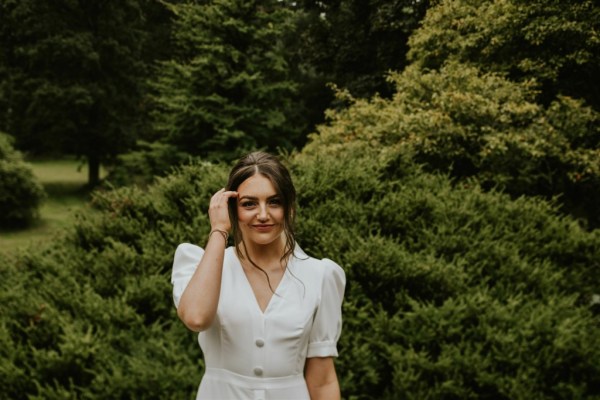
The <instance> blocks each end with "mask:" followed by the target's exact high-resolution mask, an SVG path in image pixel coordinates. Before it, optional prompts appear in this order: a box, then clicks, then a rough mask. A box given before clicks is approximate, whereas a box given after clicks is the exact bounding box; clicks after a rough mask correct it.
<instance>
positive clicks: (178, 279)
mask: <svg viewBox="0 0 600 400" xmlns="http://www.w3.org/2000/svg"><path fill="white" fill-rule="evenodd" d="M203 254H204V250H203V249H202V248H200V247H198V246H195V245H192V244H189V243H183V244H180V245H179V246H178V247H177V250H176V252H175V259H174V262H173V273H172V278H171V282H172V283H173V299H174V301H175V306H176V307H177V306H178V305H179V299H180V298H181V295H182V293H183V291H184V289H185V287H186V286H187V284H188V282H189V281H190V279H191V277H192V275H193V273H194V271H195V270H196V266H197V265H198V263H199V262H200V259H201V258H202V255H203ZM345 283H346V277H345V274H344V271H343V270H342V268H340V266H339V265H337V264H336V263H334V262H333V261H331V260H328V259H323V260H318V259H315V258H312V257H308V256H307V255H306V254H305V253H304V252H302V250H300V248H298V247H296V250H295V251H294V256H293V257H292V258H291V261H290V262H289V263H288V267H287V270H286V272H285V274H284V275H283V278H282V279H281V282H280V283H279V286H278V287H277V289H276V290H275V294H274V295H273V296H272V297H271V300H270V302H269V304H268V305H267V308H266V309H265V311H264V313H263V312H262V311H261V309H260V307H259V305H258V302H257V301H256V297H255V295H254V292H253V291H252V287H251V286H250V283H249V282H248V279H247V278H246V274H245V273H244V270H243V268H242V266H241V264H240V262H239V259H238V258H237V255H236V253H235V249H234V248H233V247H229V248H227V249H226V250H225V260H224V262H223V274H222V280H221V294H220V297H219V306H218V309H217V315H216V317H215V320H214V321H213V323H212V325H211V326H210V328H208V329H207V330H205V331H203V332H200V334H199V335H198V342H199V343H200V348H201V349H202V352H203V354H204V361H205V366H206V369H205V373H204V376H203V377H202V382H201V383H200V388H199V389H198V395H197V397H196V398H197V399H202V400H209V399H218V400H227V399H231V400H234V399H235V400H243V399H252V400H259V399H263V400H272V399H285V400H293V399H302V400H309V399H310V397H309V394H308V389H307V387H306V382H305V380H304V376H303V371H304V363H305V361H306V358H309V357H330V356H333V357H337V355H338V353H337V348H336V344H337V340H338V338H339V336H340V333H341V329H342V316H341V305H342V300H343V296H344V287H345Z"/></svg>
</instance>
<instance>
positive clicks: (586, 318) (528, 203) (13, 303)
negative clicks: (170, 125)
mask: <svg viewBox="0 0 600 400" xmlns="http://www.w3.org/2000/svg"><path fill="white" fill-rule="evenodd" d="M360 138H361V139H364V137H360ZM327 140H329V138H327V137H321V136H314V137H313V138H312V142H311V143H310V144H309V145H308V146H307V147H306V148H305V149H304V150H303V151H302V152H300V153H297V154H293V155H290V156H289V157H288V158H287V159H286V163H287V164H288V165H289V166H290V169H291V171H292V174H293V176H294V178H295V181H296V185H297V189H298V192H299V194H300V198H299V210H298V218H299V220H298V223H299V225H298V239H299V242H300V244H301V245H302V247H303V248H304V249H305V250H306V251H307V252H308V253H309V254H312V255H314V256H316V257H325V256H326V257H329V258H331V259H333V260H336V261H337V262H339V263H340V265H342V266H343V268H344V269H345V271H346V274H347V279H348V284H347V289H346V297H345V302H344V306H343V307H344V330H343V334H342V338H341V340H340V343H339V350H340V358H339V359H338V360H337V361H336V363H337V367H338V374H339V377H340V382H341V385H342V391H343V395H344V398H348V399H380V398H389V399H396V398H426V399H427V398H432V399H433V398H448V399H453V398H456V399H458V398H490V399H491V398H494V399H497V398H501V399H502V398H505V399H509V398H565V397H567V398H569V397H572V398H598V397H600V378H599V377H600V367H599V366H600V343H599V341H600V339H599V337H598V335H597V326H598V323H599V322H600V321H599V318H600V315H599V314H598V313H597V310H596V311H594V309H592V308H591V306H590V301H591V300H592V298H593V295H594V294H597V293H599V292H600V274H598V273H597V271H598V267H599V265H598V259H599V257H598V255H599V249H600V235H599V234H598V231H591V232H589V231H586V230H584V229H582V228H581V227H580V226H579V224H577V223H576V222H575V221H574V220H572V219H570V218H567V217H561V216H559V215H557V210H556V208H555V207H554V206H552V205H549V204H548V203H546V202H545V201H543V200H540V199H528V198H519V199H517V200H513V199H511V198H510V197H509V196H507V195H505V194H501V193H498V192H494V191H489V192H488V191H483V190H482V189H480V188H479V186H478V185H477V184H476V183H474V182H470V183H469V184H466V183H465V184H464V185H455V184H453V182H452V181H451V179H449V178H448V177H446V176H442V175H438V174H432V173H428V172H424V171H422V170H421V168H420V167H419V166H417V165H416V164H414V163H412V162H411V161H410V160H411V155H410V154H407V153H405V152H404V151H402V149H401V148H400V147H381V146H379V147H378V146H373V145H371V144H370V143H369V141H368V140H358V138H356V139H354V140H349V141H348V142H346V143H343V144H339V145H338V144H335V143H333V144H326V143H325V142H326V141H327ZM227 171H228V166H227V165H212V164H206V163H197V164H194V165H190V166H185V167H182V168H180V169H179V170H177V172H175V173H174V174H172V175H169V176H167V177H165V178H160V179H158V181H157V182H156V183H155V184H153V185H151V186H150V187H148V189H147V190H145V191H143V190H141V189H137V188H131V187H127V188H122V189H119V190H117V191H114V192H101V193H97V194H96V195H95V197H94V200H93V201H94V203H95V205H96V208H98V209H99V210H100V212H99V213H96V214H90V215H82V216H81V218H80V219H79V221H78V222H77V224H76V226H75V228H74V229H73V230H72V231H70V233H69V235H68V236H67V237H66V238H65V239H63V240H61V241H57V243H56V245H55V246H54V247H52V248H51V249H49V250H45V251H42V250H37V251H36V250H35V249H29V250H27V251H23V252H22V253H21V254H20V255H17V256H14V260H9V261H6V262H4V261H3V262H2V263H0V316H1V317H0V343H1V344H2V347H1V349H0V355H1V357H2V359H3V360H7V361H9V362H8V363H4V364H5V365H3V366H2V367H1V368H2V370H1V371H0V372H2V374H0V389H1V390H2V393H3V394H5V395H6V396H7V397H8V398H14V399H25V398H40V399H41V398H136V399H169V398H172V399H180V398H186V397H192V396H193V394H194V393H195V391H196V388H197V385H198V382H199V380H200V376H201V371H202V368H203V363H202V361H201V354H200V350H199V349H198V347H197V343H196V341H195V339H194V334H192V333H189V332H188V331H187V330H186V329H185V328H184V326H183V324H181V322H179V320H178V318H177V316H176V313H175V309H174V307H173V304H172V299H171V287H170V284H169V277H170V272H171V264H172V259H173V253H174V250H175V248H176V246H177V244H178V243H180V242H184V241H185V242H192V243H199V244H200V245H203V244H204V242H205V240H206V235H207V233H208V230H209V222H208V218H207V205H208V202H209V199H210V197H211V195H212V193H214V191H216V190H218V189H219V188H220V187H222V186H223V184H224V182H225V181H226V174H227Z"/></svg>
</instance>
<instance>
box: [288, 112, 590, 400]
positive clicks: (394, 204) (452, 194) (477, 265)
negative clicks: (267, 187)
mask: <svg viewBox="0 0 600 400" xmlns="http://www.w3.org/2000/svg"><path fill="white" fill-rule="evenodd" d="M357 114H358V113H353V114H351V115H355V116H356V115H357ZM334 128H335V126H332V127H331V130H333V129H334ZM326 132H329V133H331V131H330V130H326ZM354 132H365V131H363V130H358V131H354ZM370 133H371V132H365V134H364V135H361V134H359V133H356V136H355V138H354V139H350V140H348V141H347V142H345V143H344V142H342V141H341V140H340V142H339V143H333V141H332V140H331V139H332V138H331V137H328V136H326V135H325V136H323V135H322V136H315V137H313V142H312V143H310V144H309V146H308V147H307V148H305V149H304V151H303V152H302V153H300V154H298V155H297V156H296V158H295V159H294V164H293V168H294V176H295V177H296V178H297V179H296V181H297V184H298V190H299V193H302V194H305V193H308V194H309V197H308V198H307V197H305V196H304V195H303V196H302V199H301V201H302V204H301V206H302V208H301V210H300V213H299V214H300V216H301V219H300V221H299V228H300V229H299V235H300V242H301V243H302V245H303V247H304V248H305V250H306V251H308V252H309V253H312V254H316V255H317V256H327V257H330V258H333V259H335V260H337V261H339V262H340V264H341V265H343V266H344V268H345V270H346V274H347V278H348V286H347V290H346V301H345V304H344V315H345V322H344V333H343V335H342V340H341V343H340V348H341V349H340V351H341V357H340V359H339V360H338V371H339V373H340V377H341V382H342V387H343V388H344V394H345V396H346V398H354V399H371V398H372V399H379V398H389V399H398V398H414V399H421V398H425V399H437V398H457V399H458V398H494V399H496V398H505V399H509V398H565V397H566V398H595V396H600V386H599V385H600V380H599V379H598V376H600V375H598V372H599V370H598V365H600V364H598V360H599V357H600V352H599V351H597V347H598V344H599V339H598V336H597V334H596V333H595V332H596V330H597V324H598V322H599V321H598V314H597V313H595V314H594V313H593V312H592V310H591V308H590V306H589V302H590V300H591V299H592V296H593V294H594V293H597V292H598V290H599V288H600V280H599V279H598V278H597V273H596V272H597V270H598V268H599V267H600V265H599V264H598V261H597V257H598V255H599V254H600V235H598V231H594V232H591V233H590V232H586V231H585V230H582V229H581V228H580V227H579V226H578V224H577V223H576V222H574V221H572V220H570V219H568V218H561V217H557V216H556V210H555V209H554V208H553V207H551V206H550V205H548V204H547V203H545V202H543V201H540V200H532V199H527V198H520V199H518V200H510V198H509V197H508V196H506V195H502V194H499V193H496V192H483V191H482V190H481V189H479V188H478V186H477V184H476V183H474V182H472V181H471V182H469V183H468V184H467V183H465V184H464V185H453V184H452V183H451V182H450V181H449V180H448V179H447V178H445V177H442V176H437V175H430V174H425V173H422V172H420V171H419V170H418V168H417V167H415V166H414V164H411V163H410V162H408V161H407V159H408V157H407V156H406V155H405V154H403V151H401V150H400V151H398V150H399V149H395V150H392V149H390V148H385V147H376V146H373V145H372V142H369V140H368V139H369V138H370ZM333 155H335V158H334V157H333ZM317 177H318V178H317ZM317 179H318V180H317ZM318 188H321V189H318ZM310 194H312V195H310ZM358 360H360V361H358ZM575 371H577V372H575Z"/></svg>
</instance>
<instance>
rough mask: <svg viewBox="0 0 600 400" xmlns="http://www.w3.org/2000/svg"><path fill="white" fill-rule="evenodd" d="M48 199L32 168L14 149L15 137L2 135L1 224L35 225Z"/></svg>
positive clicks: (0, 159)
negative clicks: (33, 223)
mask: <svg viewBox="0 0 600 400" xmlns="http://www.w3.org/2000/svg"><path fill="white" fill-rule="evenodd" d="M44 196H45V193H44V189H43V188H42V186H41V185H40V183H39V182H38V181H37V180H36V178H35V176H34V175H33V172H32V170H31V168H30V167H29V166H28V165H27V164H25V162H24V161H23V159H22V157H21V154H20V153H19V152H17V151H15V149H14V148H13V147H12V140H11V137H10V136H8V135H6V134H3V133H1V132H0V210H1V212H0V225H2V226H17V225H18V226H23V225H27V224H29V223H31V222H32V221H33V220H34V219H35V218H37V216H38V207H39V205H40V203H41V202H42V200H43V199H44Z"/></svg>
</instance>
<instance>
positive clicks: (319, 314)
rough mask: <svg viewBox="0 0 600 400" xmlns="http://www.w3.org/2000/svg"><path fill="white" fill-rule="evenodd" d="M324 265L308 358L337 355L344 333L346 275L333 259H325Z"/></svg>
mask: <svg viewBox="0 0 600 400" xmlns="http://www.w3.org/2000/svg"><path fill="white" fill-rule="evenodd" d="M322 265H323V268H324V271H323V281H322V285H321V298H320V302H319V305H318V306H317V311H316V313H315V318H314V321H313V326H312V329H311V332H310V337H309V341H308V353H307V355H306V357H307V358H310V357H337V356H338V351H337V341H338V339H339V338H340V334H341V333H342V301H343V300H344V289H345V287H346V275H345V274H344V270H343V269H342V268H341V267H340V266H339V265H337V264H336V263H335V262H333V261H331V260H328V259H323V261H322Z"/></svg>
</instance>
